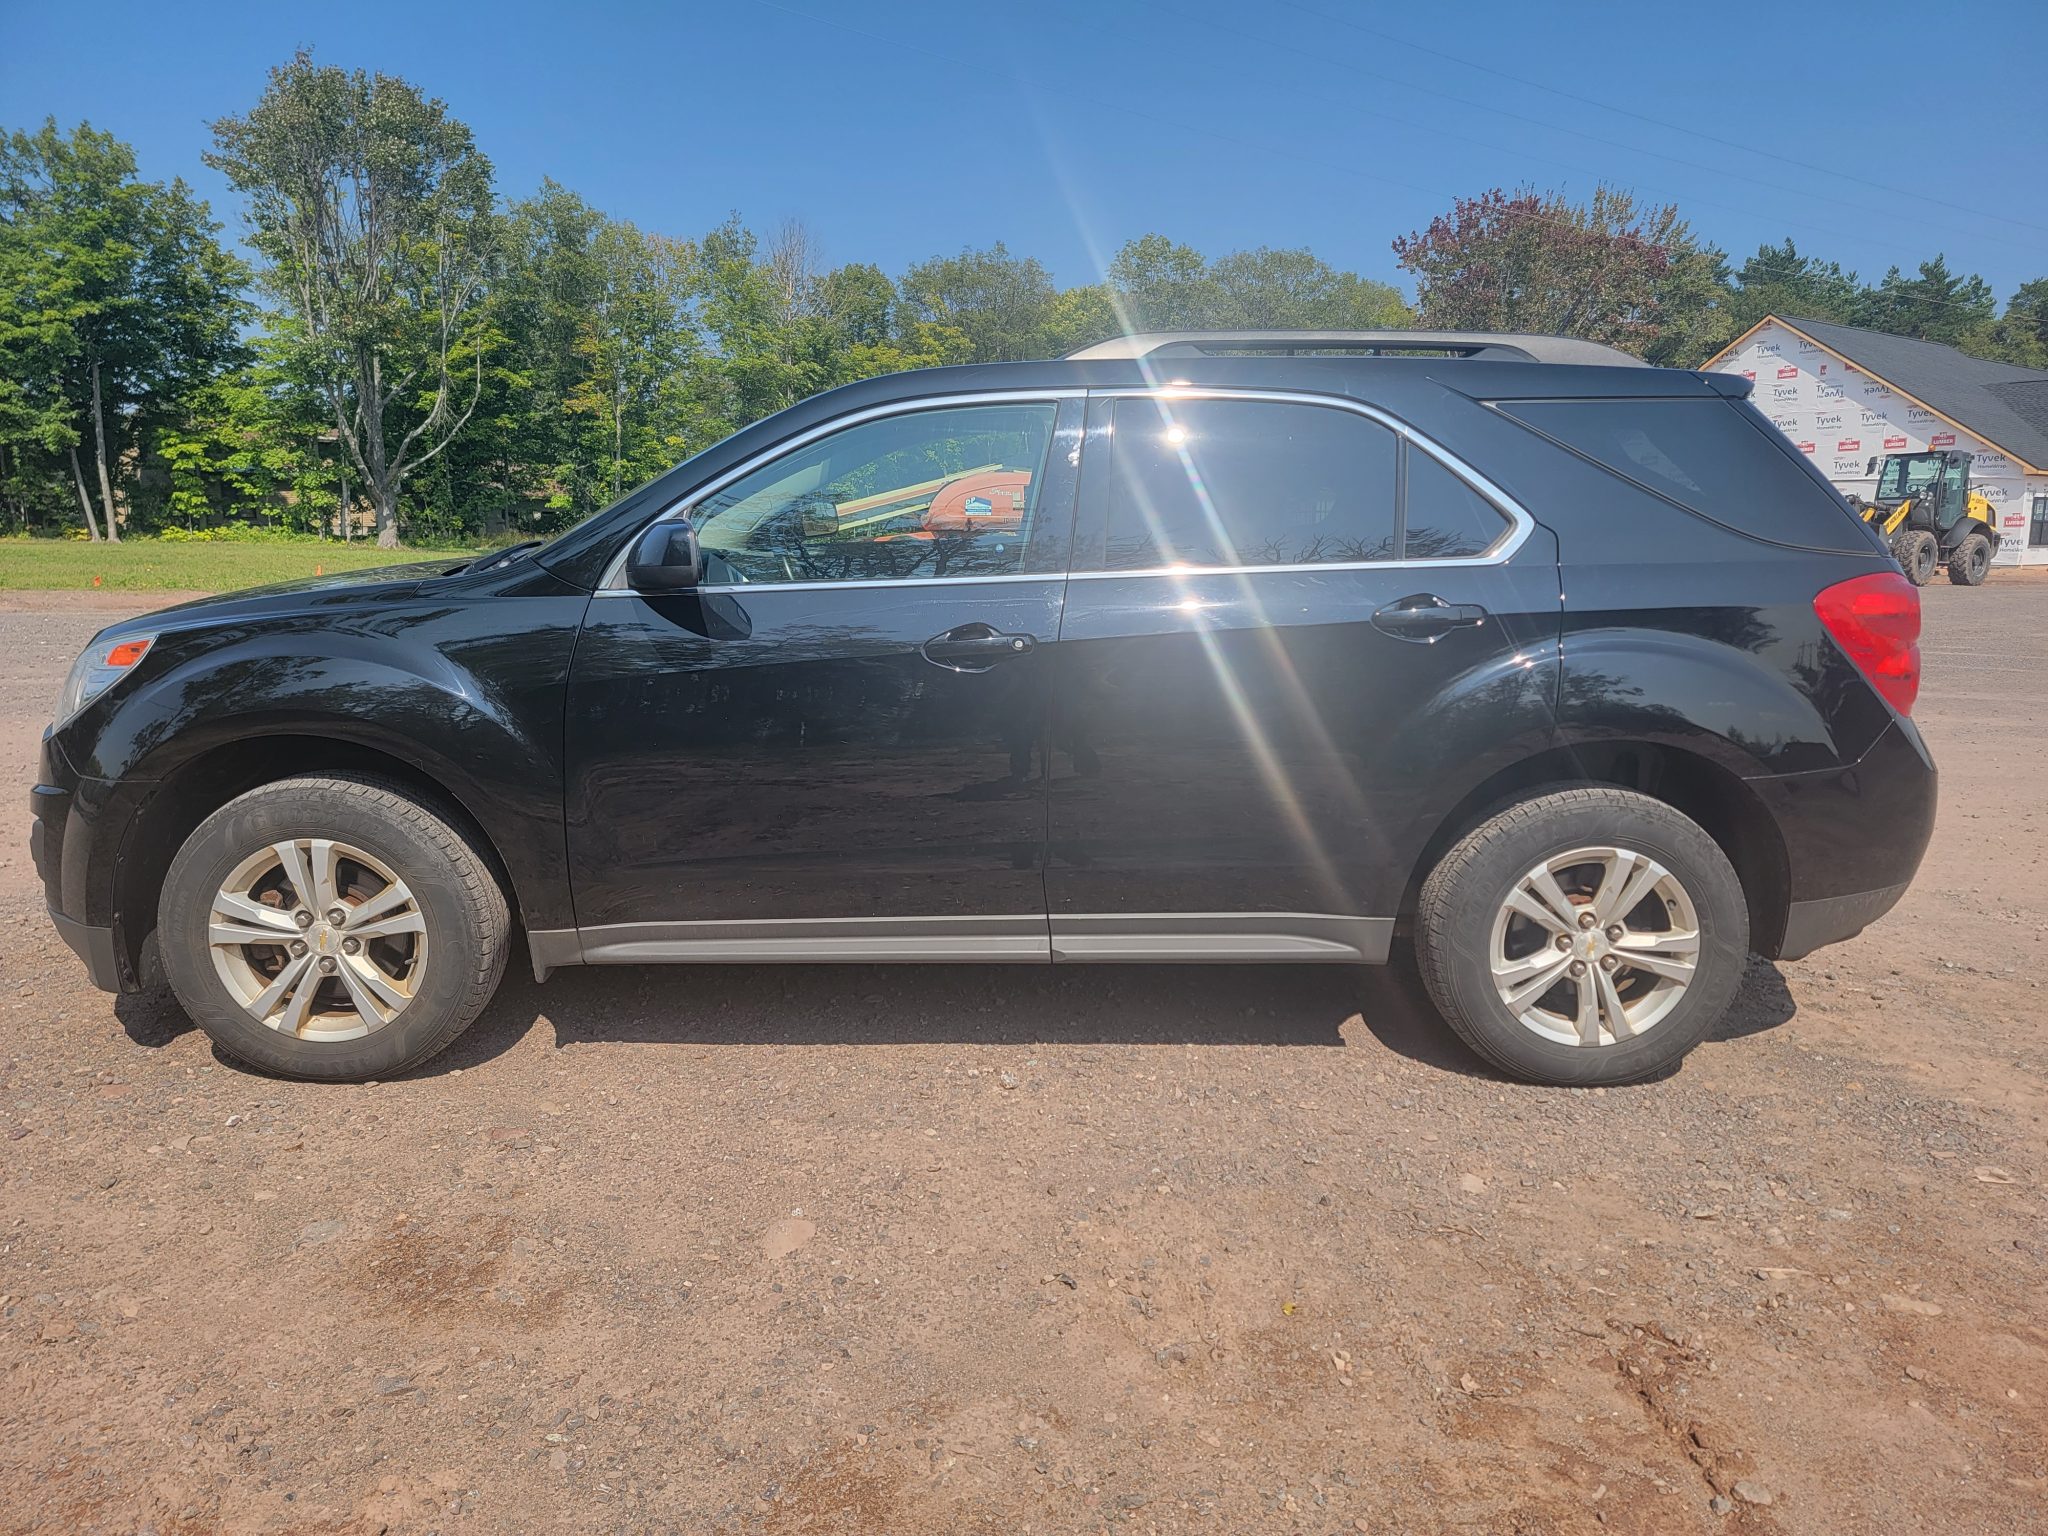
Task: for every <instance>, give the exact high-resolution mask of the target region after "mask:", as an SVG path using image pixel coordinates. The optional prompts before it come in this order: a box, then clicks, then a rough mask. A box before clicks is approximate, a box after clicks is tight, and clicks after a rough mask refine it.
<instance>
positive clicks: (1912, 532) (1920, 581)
mask: <svg viewBox="0 0 2048 1536" xmlns="http://www.w3.org/2000/svg"><path fill="white" fill-rule="evenodd" d="M1892 556H1893V558H1894V559H1896V560H1897V561H1898V562H1899V569H1900V570H1902V571H1904V572H1905V573H1906V580H1908V581H1910V582H1911V583H1913V585H1914V586H1916V587H1924V586H1926V585H1927V583H1929V582H1930V581H1932V580H1934V567H1935V565H1936V563H1937V562H1938V561H1939V560H1940V558H1941V546H1940V545H1938V544H1937V543H1935V541H1934V535H1933V534H1931V533H1929V532H1928V531H1927V530H1926V529H1924V528H1908V529H1906V530H1904V531H1903V532H1901V533H1898V534H1895V535H1893V537H1892Z"/></svg>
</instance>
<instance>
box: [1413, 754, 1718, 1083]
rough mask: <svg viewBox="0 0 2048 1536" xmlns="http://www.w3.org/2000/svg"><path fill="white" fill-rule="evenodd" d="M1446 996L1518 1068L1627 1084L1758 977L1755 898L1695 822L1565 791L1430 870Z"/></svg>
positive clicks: (1433, 973)
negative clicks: (1744, 982)
mask: <svg viewBox="0 0 2048 1536" xmlns="http://www.w3.org/2000/svg"><path fill="white" fill-rule="evenodd" d="M1416 917H1417V922H1416V949H1417V952H1418V958H1419V959H1420V961H1421V967H1422V976H1423V980H1424V982H1425V984H1426V985H1427V986H1428V988H1429V993H1430V996H1431V998H1432V999H1433V1000H1434V1001H1435V1003H1436V1005H1437V1008H1438V1010H1439V1011H1440V1012H1441V1013H1442V1014H1443V1016H1444V1018H1445V1019H1446V1020H1447V1021H1448V1022H1449V1024H1450V1026H1451V1028H1452V1029H1454V1030H1456V1031H1457V1033H1458V1035H1459V1037H1460V1038H1461V1039H1463V1040H1464V1041H1465V1043H1466V1044H1467V1045H1469V1046H1471V1047H1472V1049H1473V1050H1475V1051H1476V1052H1478V1053H1479V1054H1480V1055H1481V1056H1483V1057H1485V1058H1486V1060H1487V1061H1489V1062H1491V1063H1492V1064H1493V1065H1494V1066H1496V1067H1499V1068H1500V1069H1501V1070H1502V1071H1505V1072H1510V1073H1512V1074H1514V1075H1515V1076H1517V1077H1523V1078H1528V1079H1530V1080H1531V1081H1534V1082H1540V1083H1560V1084H1581V1085H1590V1084H1595V1083H1626V1082H1634V1081H1636V1080H1638V1079H1640V1078H1645V1077H1650V1076H1653V1075H1655V1074H1656V1073H1658V1072H1661V1071H1664V1070H1665V1069H1667V1068H1668V1067H1670V1066H1672V1065H1673V1064H1674V1063H1676V1062H1677V1061H1678V1060H1679V1058H1680V1057H1682V1056H1684V1055H1685V1053H1686V1052H1687V1051H1689V1050H1691V1049H1692V1047H1693V1046H1695V1045H1696V1044H1698V1043H1699V1042H1700V1041H1701V1040H1702V1039H1704V1038H1705V1036H1706V1034H1707V1032H1708V1031H1709V1030H1711V1029H1712V1028H1713V1026H1714V1024H1715V1021H1716V1020H1718V1019H1719V1018H1720V1017H1721V1015H1722V1013H1723V1012H1725V1011H1726V1009H1727V1007H1728V1004H1729V1003H1730V1002H1731V1001H1732V1000H1733V998H1734V996H1735V989H1736V987H1737V986H1738V985H1739V984H1740V982H1741V979H1742V968H1743V963H1744V958H1745V956H1746V955H1747V954H1748V951H1749V911H1748V907H1747V905H1746V904H1745V902H1744V899H1743V894H1742V886H1741V883H1740V882H1739V881H1738V880H1737V879H1736V876H1735V870H1734V868H1733V867H1732V866H1731V865H1730V864H1729V862H1728V858H1727V855H1725V854H1724V853H1722V851H1721V849H1720V847H1719V845H1718V844H1716V843H1715V842H1714V840H1713V839H1712V838H1711V837H1709V836H1708V835H1707V834H1706V833H1705V832H1704V831H1703V830H1702V829H1701V828H1700V827H1699V826H1698V824H1696V823H1695V822H1693V821H1691V820H1690V819H1688V818H1687V817H1685V816H1682V815H1680V814H1679V813H1678V812H1677V811H1675V810H1673V809H1672V808H1671V807H1670V806H1668V805H1665V804H1664V803H1663V802H1661V801H1658V800H1652V799H1650V798H1649V797H1648V796H1646V795H1639V794H1634V793H1632V792H1630V791H1627V790H1620V789H1607V788H1586V789H1570V790H1561V791H1559V792H1557V793H1554V794H1549V795H1544V796H1541V797H1540V798H1538V799H1534V800H1527V801H1524V802H1523V803H1522V804H1520V805H1517V806H1514V807H1512V808H1511V809H1509V810H1506V811H1503V812H1502V813H1501V814H1500V815H1498V816H1496V817H1494V818H1493V819H1492V820H1491V821H1488V822H1486V823H1485V824H1484V825H1483V826H1480V827H1478V828H1476V829H1475V830H1474V831H1473V832H1471V833H1470V834H1469V835H1468V836H1466V837H1465V838H1464V839H1463V840H1462V841H1460V842H1459V843H1458V844H1457V846H1455V847H1454V848H1452V849H1451V850H1450V851H1449V852H1448V853H1446V854H1445V855H1444V857H1443V859H1442V860H1441V861H1440V862H1439V863H1438V864H1437V866H1436V868H1435V869H1434V870H1433V871H1432V872H1431V874H1430V876H1429V879H1428V880H1427V881H1426V882H1424V884H1423V887H1422V893H1421V896H1420V898H1419V901H1418V908H1417V914H1416Z"/></svg>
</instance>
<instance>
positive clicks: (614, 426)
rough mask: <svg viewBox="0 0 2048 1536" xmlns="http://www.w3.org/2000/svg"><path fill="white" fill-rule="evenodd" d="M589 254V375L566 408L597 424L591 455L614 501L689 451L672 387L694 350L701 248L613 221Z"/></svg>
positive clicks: (582, 349) (580, 350)
mask: <svg viewBox="0 0 2048 1536" xmlns="http://www.w3.org/2000/svg"><path fill="white" fill-rule="evenodd" d="M591 257H592V260H593V262H594V263H595V266H596V269H597V273H598V283H597V290H596V293H595V294H594V295H593V297H592V301H591V303H590V305H589V306H588V308H587V309H586V310H585V312H584V315H583V321H582V326H581V328H580V331H579V334H578V336H577V339H576V352H577V356H578V358H579V360H580V361H581V362H582V364H583V378H582V380H581V381H580V382H579V383H578V384H577V386H576V388H575V389H573V390H572V391H570V393H569V395H568V397H567V399H566V400H564V402H563V407H564V409H566V410H568V411H569V412H571V413H573V414H575V415H578V416H581V417H583V418H585V419H586V420H587V421H588V422H589V423H590V424H591V427H592V429H593V431H594V434H595V440H594V442H592V443H591V446H592V447H594V448H595V450H596V451H595V453H594V455H593V457H594V458H595V459H596V460H597V461H598V462H599V463H600V464H603V465H605V466H606V467H607V469H608V482H609V486H610V491H611V495H612V496H613V497H614V498H616V497H617V496H618V495H619V494H620V492H621V491H622V490H623V489H624V488H625V487H626V485H628V484H638V483H639V482H640V481H642V480H645V479H648V478H651V477H652V476H654V475H656V474H658V473H660V472H661V471H662V470H664V469H666V468H668V467H669V465H671V464H673V463H674V462H675V461H676V459H677V458H679V457H681V454H680V453H679V451H678V450H679V449H680V448H681V446H682V433H681V432H680V431H679V430H678V423H676V422H675V421H674V420H672V419H671V418H672V416H673V414H674V411H675V407H676V404H677V397H676V394H675V392H674V390H673V387H672V386H673V385H674V384H675V382H676V380H677V379H678V377H679V376H680V375H681V374H682V373H683V372H684V371H686V370H687V369H688V367H689V366H690V363H691V360H692V354H693V353H694V351H695V345H694V342H695V338H694V336H693V335H692V333H691V329H690V326H689V317H688V304H689V283H690V281H691V277H692V273H693V270H694V267H695V264H696V252H695V250H694V249H693V248H692V247H690V246H688V245H684V244H681V243H679V242H677V241H673V240H664V239H662V238H661V237H660V236H658V235H657V236H648V235H643V234H641V233H640V231H639V230H638V229H636V228H634V227H633V226H632V225H631V224H619V223H606V224H604V225H603V226H601V227H600V228H599V229H598V231H597V234H596V238H595V239H594V240H593V241H592V244H591Z"/></svg>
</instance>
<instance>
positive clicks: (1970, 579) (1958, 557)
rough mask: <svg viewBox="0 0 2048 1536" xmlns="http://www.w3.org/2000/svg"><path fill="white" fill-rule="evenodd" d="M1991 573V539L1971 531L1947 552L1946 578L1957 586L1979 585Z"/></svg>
mask: <svg viewBox="0 0 2048 1536" xmlns="http://www.w3.org/2000/svg"><path fill="white" fill-rule="evenodd" d="M1990 574H1991V541H1990V540H1989V539H1987V538H1985V537H1984V535H1983V534H1981V533H1973V534H1971V535H1970V536H1969V537H1968V538H1966V539H1964V540H1963V542H1962V543H1960V544H1958V545H1957V546H1956V547H1955V548H1954V549H1953V550H1951V551H1950V552H1949V557H1948V579H1949V580H1950V581H1952V582H1954V583H1955V585H1957V586H1959V587H1981V586H1983V585H1984V578H1985V577H1986V576H1988V575H1990Z"/></svg>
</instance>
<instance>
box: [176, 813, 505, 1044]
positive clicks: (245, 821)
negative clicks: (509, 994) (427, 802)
mask: <svg viewBox="0 0 2048 1536" xmlns="http://www.w3.org/2000/svg"><path fill="white" fill-rule="evenodd" d="M157 928H158V942H159V945H160V948H161V952H162V955H163V961H164V969H165V972H166V974H167V975H168V976H169V978H170V983H171V988H172V990H173V991H174V992H176V993H177V996H178V1001H179V1002H180V1003H181V1004H182V1005H183V1006H184V1009H185V1011H186V1013H187V1014H189V1015H190V1016H191V1018H192V1021H193V1022H194V1023H195V1024H197V1025H198V1026H199V1027H200V1028H201V1029H203V1030H204V1031H206V1033H207V1034H208V1035H209V1036H211V1037H212V1039H213V1041H214V1043H215V1044H217V1045H218V1046H219V1047H220V1048H221V1049H222V1050H223V1051H225V1052H227V1053H228V1054H229V1055H231V1056H234V1057H237V1058H239V1059H240V1060H242V1061H245V1062H247V1063H249V1064H250V1065H251V1066H255V1067H259V1068H261V1069H263V1070H264V1071H267V1072H275V1073H278V1074H279V1075H281V1076H286V1077H303V1078H313V1079H319V1080H325V1081H340V1082H346V1081H353V1080H358V1079H362V1078H370V1077H388V1076H390V1075H392V1074H394V1073H397V1072H401V1071H403V1070H405V1069H406V1068H407V1067H410V1066H413V1065H416V1064H417V1063H419V1062H421V1061H424V1060H426V1058H428V1057H429V1056H432V1055H434V1054H435V1053H436V1052H438V1051H440V1050H442V1049H444V1048H445V1047H446V1046H447V1045H448V1044H449V1043H450V1042H451V1041H453V1040H454V1039H455V1037H456V1036H457V1035H459V1034H461V1033H462V1031H463V1030H464V1029H466V1028H468V1027H469V1025H470V1023H471V1021H473V1020H474V1019H475V1018H476V1016H477V1014H478V1013H480V1012H481V1011H482V1010H483V1007H484V1004H485V1003H487V1002H489V1001H490V997H491V994H492V992H493V991H495V990H496V988H497V985H498V979H499V977H500V976H501V975H502V974H503V973H504V969H505V955H506V949H507V944H508V941H509V937H510V928H511V919H510V913H509V912H508V910H507V908H506V904H505V894H504V892H503V891H502V890H500V889H499V887H498V883H497V881H496V880H495V879H494V878H493V876H492V874H491V871H490V867H489V866H488V865H487V864H486V863H485V862H484V860H483V858H482V856H481V855H480V854H479V853H478V851H477V849H476V848H474V847H473V846H472V845H471V844H470V842H469V841H468V839H467V838H466V837H465V836H464V835H463V834H462V833H461V832H460V831H458V830H457V829H456V828H455V827H454V826H453V825H452V824H451V823H450V822H449V821H448V820H447V819H445V818H444V817H442V816H441V815H439V814H438V813H437V812H435V811H434V810H431V809H429V808H428V807H427V806H424V805H422V804H420V803H419V802H418V801H416V800H414V799H412V798H411V797H410V796H408V795H407V794H406V793H405V792H404V791H403V790H401V789H400V788H399V787H398V786H396V785H392V784H388V783H385V782H382V781H379V780H375V779H357V778H342V777H335V778H297V779H284V780H280V781H279V782H277V783H275V784H266V785H264V786H262V787H261V788H259V789H253V790H251V791H249V793H247V794H245V795H243V796H241V797H240V798H238V799H235V800H231V801H229V802H228V804H226V805H224V806H222V807H221V808H220V809H219V810H218V811H216V812H214V813H213V815H211V816H209V817H208V818H207V819H206V820H205V821H203V822H201V823H200V825H199V826H198V828H197V829H195V830H194V832H193V833H192V835H191V836H190V837H189V838H187V839H186V841H185V845H184V847H183V848H181V849H180V850H179V852H178V856H177V857H176V859H174V860H173V861H172V863H171V868H170V873H169V874H168V875H167V876H166V877H165V880H164V888H163V894H162V897H161V899H160V903H159V906H158V912H157Z"/></svg>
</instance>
